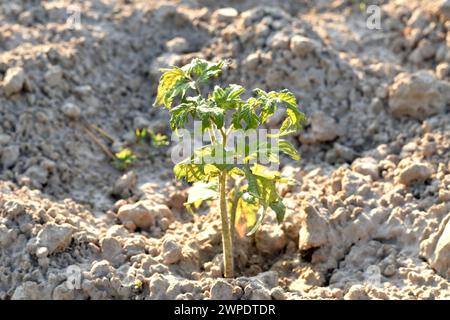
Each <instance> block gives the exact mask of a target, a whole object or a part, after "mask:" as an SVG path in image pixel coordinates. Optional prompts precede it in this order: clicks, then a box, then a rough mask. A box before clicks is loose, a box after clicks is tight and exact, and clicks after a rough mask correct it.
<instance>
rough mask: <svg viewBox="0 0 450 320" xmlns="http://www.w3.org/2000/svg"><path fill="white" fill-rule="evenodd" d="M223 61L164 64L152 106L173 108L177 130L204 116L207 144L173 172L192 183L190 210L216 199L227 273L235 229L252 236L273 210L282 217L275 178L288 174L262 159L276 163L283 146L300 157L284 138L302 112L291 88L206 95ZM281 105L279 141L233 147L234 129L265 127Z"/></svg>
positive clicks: (233, 88) (236, 88) (228, 273)
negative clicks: (217, 200)
mask: <svg viewBox="0 0 450 320" xmlns="http://www.w3.org/2000/svg"><path fill="white" fill-rule="evenodd" d="M225 66H226V63H225V62H224V61H219V62H216V63H214V62H208V61H205V60H202V59H193V60H192V61H191V62H190V63H189V64H187V65H185V66H183V67H173V68H170V69H163V70H161V71H162V72H163V73H162V76H161V78H160V81H159V85H158V92H157V97H156V101H155V103H154V105H155V106H165V107H166V108H167V109H168V110H169V117H170V120H169V122H170V127H171V129H172V130H173V131H179V130H180V129H185V128H186V125H187V124H188V123H189V122H190V120H194V121H195V120H197V121H200V122H201V133H202V135H203V133H208V134H209V137H210V139H209V140H210V143H209V144H208V145H206V146H202V147H199V148H197V149H196V150H194V152H193V153H192V154H191V155H189V157H187V158H186V159H184V160H183V161H181V162H178V163H176V164H175V166H174V173H175V177H176V178H177V179H179V180H181V179H185V180H186V181H187V182H189V183H193V186H192V187H191V188H190V192H189V196H188V199H187V202H186V203H185V205H186V207H187V208H189V209H191V208H192V207H194V208H198V207H199V206H200V205H201V203H202V202H203V201H206V200H215V199H219V204H220V215H221V222H222V244H223V252H224V276H225V277H227V278H229V277H233V274H234V266H233V238H234V232H235V231H237V233H238V234H239V235H240V236H244V235H245V234H246V235H248V236H249V235H252V234H254V233H255V232H256V231H257V230H258V228H259V227H260V225H261V223H262V222H263V220H264V217H265V215H266V213H267V211H268V209H269V208H270V209H271V210H272V211H273V212H275V214H276V218H277V220H278V222H279V223H281V221H282V220H283V219H284V215H285V211H286V207H285V206H284V204H283V202H282V199H281V197H280V195H279V194H278V192H277V189H276V183H278V182H288V179H286V178H283V177H282V176H281V173H280V172H279V171H276V170H271V168H269V167H267V166H265V165H263V164H261V161H260V160H261V159H263V158H268V159H270V161H271V162H275V163H278V162H279V152H283V153H285V154H287V155H289V156H290V157H292V158H293V159H294V160H299V159H300V155H299V154H298V152H297V150H296V149H295V148H294V146H293V145H292V144H291V143H289V142H288V141H287V140H285V139H283V137H285V136H287V135H289V134H292V133H295V132H297V131H299V130H300V129H301V128H302V124H303V123H304V122H305V116H304V114H303V113H302V112H300V110H299V108H298V105H297V101H296V99H295V96H294V95H293V94H292V93H291V92H289V91H288V90H282V91H279V92H277V91H271V92H265V91H263V90H261V89H255V90H253V96H251V97H249V98H247V99H244V98H242V96H243V95H244V94H245V89H244V88H243V87H242V86H240V85H237V84H230V85H228V86H223V87H222V86H215V87H214V89H213V90H212V92H210V93H209V94H207V95H204V94H202V92H201V89H202V87H203V86H204V85H205V84H207V83H208V81H209V80H211V79H212V78H216V77H218V76H219V75H220V73H221V72H222V69H223V68H224V67H225ZM280 107H283V108H284V110H285V113H284V115H285V119H284V120H283V122H282V124H281V127H280V128H279V130H278V131H277V132H276V133H274V134H270V135H268V136H270V138H272V140H273V139H274V138H275V141H276V143H273V142H267V141H260V139H259V138H258V140H257V141H256V142H255V141H250V144H246V143H244V145H243V147H242V144H239V143H238V145H239V146H241V147H239V146H235V145H234V141H231V140H232V139H233V138H234V137H236V133H241V135H242V134H243V135H244V136H245V135H246V134H248V133H249V132H250V131H252V130H253V131H256V130H260V129H262V128H263V126H264V125H265V124H266V123H267V121H268V120H269V118H271V117H272V116H273V115H274V114H275V112H276V111H277V109H278V108H280ZM272 140H271V141H272ZM241 141H242V140H241ZM244 141H245V139H244ZM230 143H231V145H232V146H231V147H230ZM233 146H234V147H233ZM206 160H208V161H206ZM229 180H232V182H234V184H233V187H232V188H228V185H229V184H230V183H228V182H229ZM247 230H249V231H248V232H247Z"/></svg>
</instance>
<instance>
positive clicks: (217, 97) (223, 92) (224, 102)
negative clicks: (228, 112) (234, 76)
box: [212, 84, 245, 109]
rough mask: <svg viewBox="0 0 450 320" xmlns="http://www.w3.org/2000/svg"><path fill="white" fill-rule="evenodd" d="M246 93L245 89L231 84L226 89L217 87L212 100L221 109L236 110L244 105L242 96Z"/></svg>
mask: <svg viewBox="0 0 450 320" xmlns="http://www.w3.org/2000/svg"><path fill="white" fill-rule="evenodd" d="M244 92H245V89H244V88H243V87H242V86H240V85H237V84H230V85H229V86H228V87H226V88H221V87H219V86H215V87H214V91H213V93H212V99H213V100H214V101H215V103H216V104H217V106H218V107H219V108H222V109H236V108H238V107H239V106H240V105H241V104H242V100H241V98H240V96H241V94H243V93H244Z"/></svg>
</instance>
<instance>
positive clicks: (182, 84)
mask: <svg viewBox="0 0 450 320" xmlns="http://www.w3.org/2000/svg"><path fill="white" fill-rule="evenodd" d="M162 71H164V72H163V74H162V76H161V78H160V79H159V84H158V93H157V95H156V101H155V103H154V105H155V106H162V105H164V106H165V107H166V108H168V109H170V108H171V106H172V101H173V99H174V98H175V97H176V96H178V95H181V96H184V94H185V92H186V90H187V89H188V88H189V80H188V79H187V78H186V74H185V72H184V71H183V70H182V69H181V68H178V67H173V68H172V69H163V70H162Z"/></svg>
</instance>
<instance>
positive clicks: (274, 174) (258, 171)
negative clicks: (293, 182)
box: [251, 163, 281, 180]
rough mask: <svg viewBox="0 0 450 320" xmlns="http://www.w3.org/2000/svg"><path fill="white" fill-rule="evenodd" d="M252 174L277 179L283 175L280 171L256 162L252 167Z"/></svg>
mask: <svg viewBox="0 0 450 320" xmlns="http://www.w3.org/2000/svg"><path fill="white" fill-rule="evenodd" d="M251 171H252V174H254V175H256V176H258V177H262V178H265V179H268V180H277V179H279V178H280V177H281V173H280V172H279V171H273V170H270V169H269V168H267V167H266V166H263V165H260V164H258V163H255V164H254V165H253V167H252V168H251Z"/></svg>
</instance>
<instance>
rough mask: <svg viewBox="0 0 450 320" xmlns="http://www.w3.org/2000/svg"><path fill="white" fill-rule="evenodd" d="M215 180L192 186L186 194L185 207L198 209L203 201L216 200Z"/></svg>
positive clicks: (216, 185)
mask: <svg viewBox="0 0 450 320" xmlns="http://www.w3.org/2000/svg"><path fill="white" fill-rule="evenodd" d="M217 189H218V184H217V179H216V180H214V181H210V182H208V183H205V182H203V181H199V182H196V183H194V184H193V185H192V187H191V188H190V189H189V192H188V199H187V201H186V202H185V204H184V205H185V206H194V208H196V209H198V208H199V207H200V205H201V204H202V202H203V201H208V200H215V199H217V198H218V195H219V193H218V191H217Z"/></svg>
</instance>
